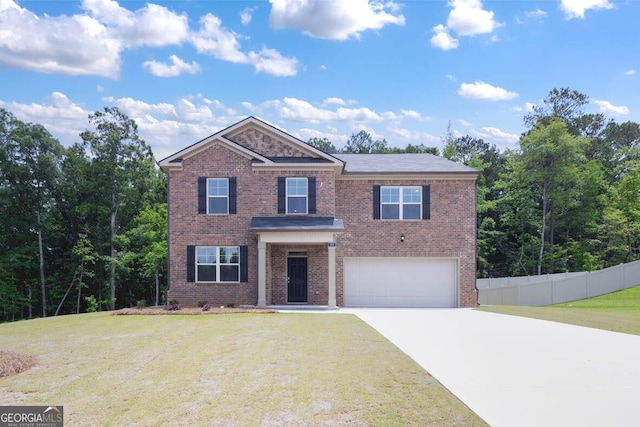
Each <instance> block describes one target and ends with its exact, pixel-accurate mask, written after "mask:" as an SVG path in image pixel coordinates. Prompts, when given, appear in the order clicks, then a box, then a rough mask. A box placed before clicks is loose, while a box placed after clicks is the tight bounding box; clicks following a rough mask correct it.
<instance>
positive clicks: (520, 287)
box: [476, 261, 640, 305]
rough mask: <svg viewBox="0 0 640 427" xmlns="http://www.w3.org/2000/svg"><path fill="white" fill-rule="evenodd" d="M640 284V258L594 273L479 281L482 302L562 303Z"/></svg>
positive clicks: (503, 303)
mask: <svg viewBox="0 0 640 427" xmlns="http://www.w3.org/2000/svg"><path fill="white" fill-rule="evenodd" d="M637 285H640V261H635V262H631V263H629V264H620V265H616V266H615V267H609V268H605V269H604V270H598V271H590V272H580V273H560V274H547V275H542V276H522V277H506V278H501V279H477V280H476V286H477V288H478V302H479V303H480V304H481V305H550V304H560V303H563V302H569V301H576V300H579V299H584V298H589V297H595V296H598V295H604V294H608V293H611V292H615V291H620V290H622V289H627V288H631V287H634V286H637Z"/></svg>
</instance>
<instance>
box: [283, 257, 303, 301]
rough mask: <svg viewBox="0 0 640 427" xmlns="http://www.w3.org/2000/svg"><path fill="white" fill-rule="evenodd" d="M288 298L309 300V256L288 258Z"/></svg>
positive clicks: (289, 299)
mask: <svg viewBox="0 0 640 427" xmlns="http://www.w3.org/2000/svg"><path fill="white" fill-rule="evenodd" d="M287 300H288V302H307V258H287Z"/></svg>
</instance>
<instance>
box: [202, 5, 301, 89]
mask: <svg viewBox="0 0 640 427" xmlns="http://www.w3.org/2000/svg"><path fill="white" fill-rule="evenodd" d="M240 38H241V36H240V35H238V34H236V33H234V32H233V31H231V30H229V29H227V28H225V27H223V26H222V21H221V20H220V18H218V17H217V16H215V15H212V14H210V13H208V14H206V15H204V16H203V17H201V18H200V30H199V31H198V32H195V33H193V34H192V36H191V43H193V46H194V47H195V48H196V50H197V51H198V53H202V54H206V55H212V56H214V57H216V58H218V59H222V60H224V61H229V62H234V63H240V64H252V65H253V66H254V68H255V70H256V71H257V72H259V73H260V72H262V73H266V74H271V75H274V76H295V75H296V74H297V67H298V60H297V59H296V58H287V57H284V56H282V55H281V54H280V52H278V51H277V50H275V49H269V48H266V47H265V48H262V50H261V51H260V52H254V51H250V52H249V53H248V54H245V53H244V52H242V51H241V50H240V42H239V41H238V40H239V39H240Z"/></svg>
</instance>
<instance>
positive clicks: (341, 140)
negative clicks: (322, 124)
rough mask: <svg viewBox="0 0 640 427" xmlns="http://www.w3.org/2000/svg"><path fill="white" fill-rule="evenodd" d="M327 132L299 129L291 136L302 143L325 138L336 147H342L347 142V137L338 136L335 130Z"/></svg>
mask: <svg viewBox="0 0 640 427" xmlns="http://www.w3.org/2000/svg"><path fill="white" fill-rule="evenodd" d="M329 130H330V131H329V132H323V131H320V130H317V129H310V128H301V129H298V130H297V131H293V133H292V135H293V136H295V137H296V138H299V139H301V140H303V141H308V140H310V139H311V138H319V139H322V138H327V139H328V140H329V141H330V142H331V143H332V144H333V145H334V146H336V147H341V146H344V145H345V144H346V142H347V141H348V140H349V137H348V136H347V135H344V134H340V133H338V132H337V131H335V130H333V131H332V130H331V129H329Z"/></svg>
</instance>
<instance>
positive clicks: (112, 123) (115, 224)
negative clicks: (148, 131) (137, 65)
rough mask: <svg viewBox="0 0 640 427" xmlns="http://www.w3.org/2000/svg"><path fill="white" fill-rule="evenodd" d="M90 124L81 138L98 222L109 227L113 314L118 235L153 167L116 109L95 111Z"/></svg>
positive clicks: (132, 213) (133, 127)
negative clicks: (89, 164)
mask: <svg viewBox="0 0 640 427" xmlns="http://www.w3.org/2000/svg"><path fill="white" fill-rule="evenodd" d="M89 122H90V123H91V124H92V125H93V127H94V130H92V131H91V130H86V131H84V132H82V133H81V135H80V136H81V138H82V141H83V143H84V146H85V147H86V148H87V149H88V150H89V151H90V153H91V173H92V180H93V184H94V188H95V194H96V196H97V197H96V199H97V200H96V202H97V203H100V206H99V207H98V209H99V214H102V215H100V216H99V218H101V220H102V221H103V224H105V223H107V224H108V248H109V251H108V255H106V256H105V259H106V260H107V264H108V270H109V298H108V301H109V308H110V309H111V310H113V309H115V304H116V273H117V266H118V264H119V262H120V260H121V257H120V256H119V255H118V253H117V249H118V248H117V247H116V240H117V235H118V233H119V231H120V230H122V229H126V228H127V225H128V222H130V221H131V220H132V219H133V217H134V216H135V214H136V212H137V211H138V210H139V209H140V207H141V206H142V205H143V204H144V203H145V199H146V198H147V195H148V192H149V189H150V187H151V185H152V182H151V177H152V176H153V174H154V169H155V163H154V160H153V155H152V154H151V150H150V148H149V147H148V146H147V144H146V143H145V142H144V141H143V140H142V139H140V138H139V136H138V127H137V125H136V123H135V122H134V121H133V120H131V119H130V118H128V117H127V116H126V115H125V114H123V113H122V112H120V110H118V109H117V108H105V109H104V111H97V112H95V113H94V114H91V115H90V116H89ZM123 211H124V212H123ZM105 214H106V215H105ZM105 216H106V218H105Z"/></svg>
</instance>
